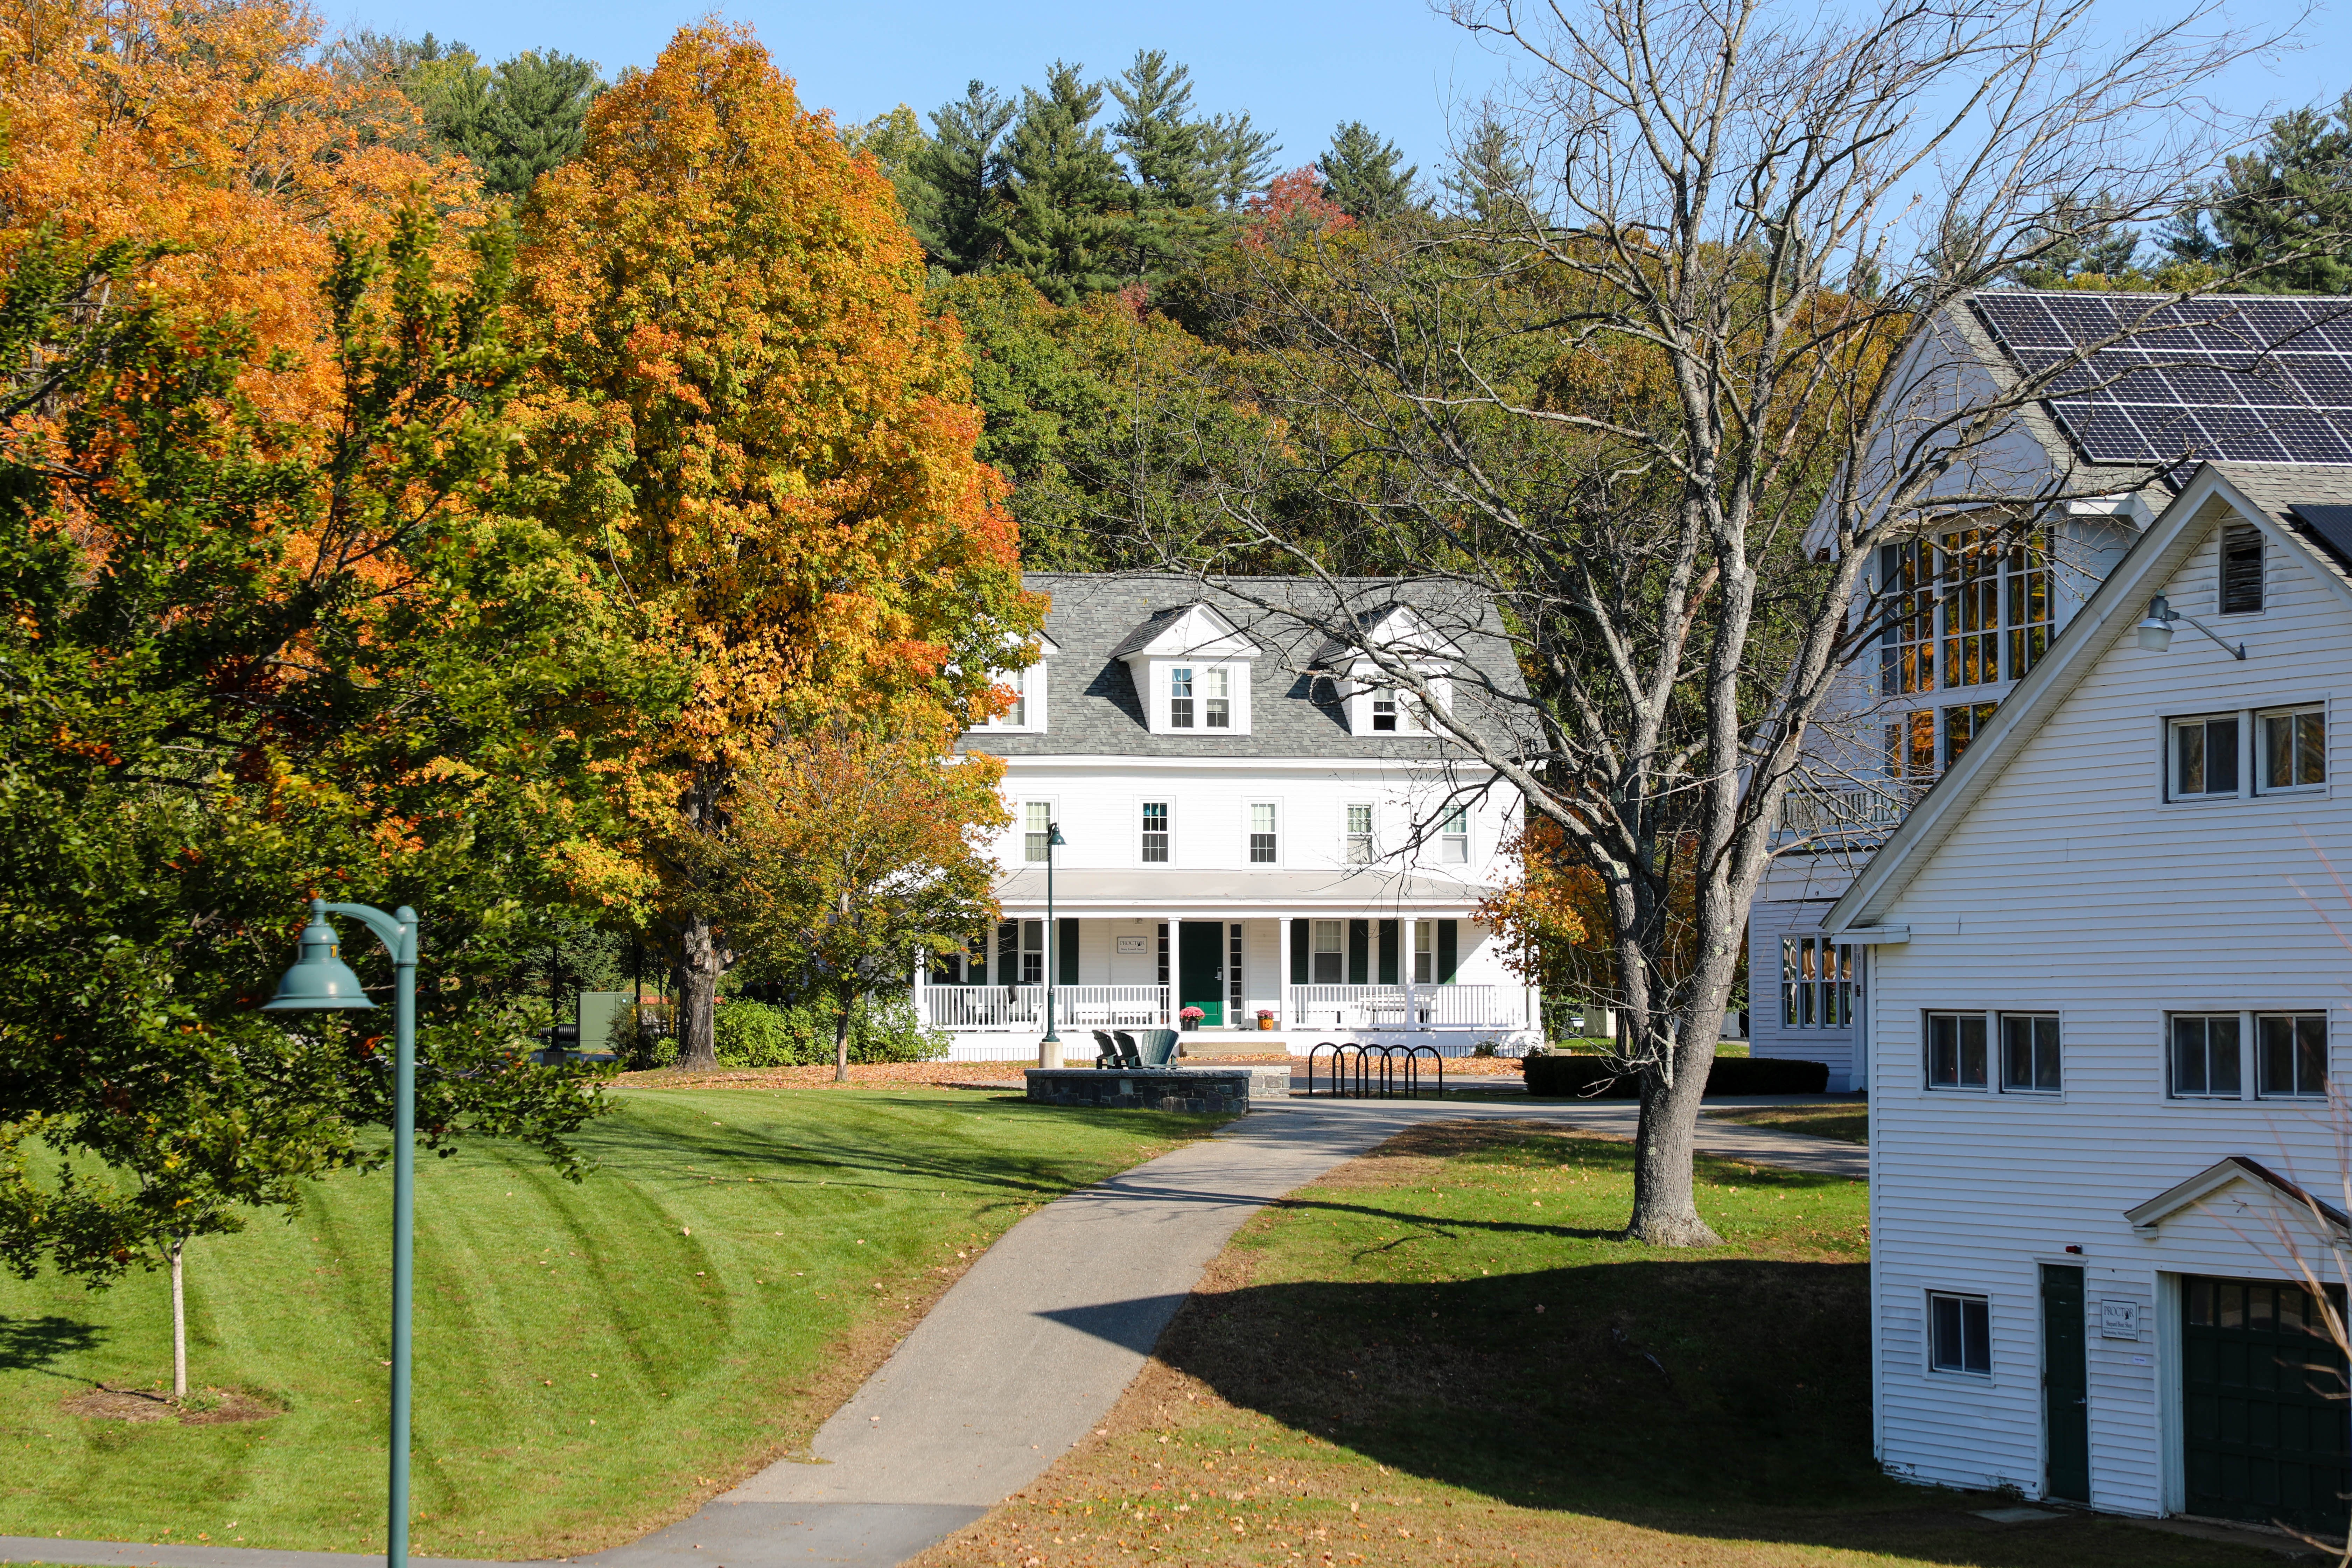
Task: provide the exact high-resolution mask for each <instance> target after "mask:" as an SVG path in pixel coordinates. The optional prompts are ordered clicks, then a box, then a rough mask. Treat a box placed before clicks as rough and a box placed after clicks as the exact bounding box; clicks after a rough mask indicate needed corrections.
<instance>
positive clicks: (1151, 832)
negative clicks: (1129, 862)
mask: <svg viewBox="0 0 2352 1568" xmlns="http://www.w3.org/2000/svg"><path fill="white" fill-rule="evenodd" d="M1167 859H1168V803H1167V802H1166V801H1164V800H1147V801H1145V802H1144V803H1143V861H1144V864H1145V865H1147V866H1157V865H1161V864H1164V863H1165V862H1166V861H1167Z"/></svg>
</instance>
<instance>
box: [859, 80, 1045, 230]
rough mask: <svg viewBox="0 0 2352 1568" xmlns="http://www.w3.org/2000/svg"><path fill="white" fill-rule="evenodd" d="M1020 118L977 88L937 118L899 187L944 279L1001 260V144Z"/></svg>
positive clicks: (933, 112) (990, 91) (912, 221)
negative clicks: (998, 255) (996, 222)
mask: <svg viewBox="0 0 2352 1568" xmlns="http://www.w3.org/2000/svg"><path fill="white" fill-rule="evenodd" d="M1015 112H1016V110H1015V109H1014V106H1013V104H1012V103H1011V102H1009V101H1007V100H1005V99H1004V98H1003V96H1002V95H1001V94H999V93H998V92H997V91H996V89H994V88H992V87H989V86H987V85H986V84H985V83H983V82H980V81H977V80H975V81H973V82H971V83H970V84H969V85H968V86H966V87H965V89H964V95H963V97H962V98H961V99H960V100H956V101H954V102H951V103H943V104H941V105H940V107H939V108H937V109H935V110H931V131H932V134H931V135H930V137H929V138H928V140H927V141H926V142H925V143H924V144H923V145H922V146H920V147H919V148H917V149H916V150H915V151H914V153H912V155H911V156H910V157H909V159H908V180H907V182H906V183H905V184H899V183H898V181H895V180H894V181H893V182H892V183H893V184H896V185H897V186H898V196H899V203H900V205H902V206H903V207H904V208H905V209H906V213H907V218H908V224H909V225H910V226H912V227H913V229H914V231H915V237H916V238H918V239H919V240H921V241H922V244H923V254H924V255H925V256H927V257H928V258H929V259H930V264H931V265H932V266H933V267H936V268H940V270H942V271H944V272H948V273H950V274H957V273H965V272H976V271H978V270H979V269H980V268H981V267H982V265H983V264H984V263H986V262H987V261H988V260H989V259H990V258H992V257H993V256H994V255H995V254H996V252H997V236H996V230H995V228H994V226H993V224H994V219H995V216H996V209H997V207H998V205H1000V204H1001V202H1002V200H1003V191H1002V189H1001V186H1000V181H1001V171H1000V170H999V167H998V158H997V139H998V138H999V137H1001V136H1003V134H1004V128H1005V127H1006V126H1008V125H1010V124H1012V123H1013V115H1014V113H1015ZM884 172H885V173H886V174H887V173H888V168H887V164H886V165H885V168H884Z"/></svg>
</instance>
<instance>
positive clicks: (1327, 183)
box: [1315, 120, 1421, 223]
mask: <svg viewBox="0 0 2352 1568" xmlns="http://www.w3.org/2000/svg"><path fill="white" fill-rule="evenodd" d="M1400 163H1404V154H1403V153H1400V152H1398V151H1397V148H1396V143H1394V142H1383V141H1381V139H1380V138H1379V137H1378V136H1376V135H1374V134H1373V133H1372V132H1371V130H1370V128H1369V127H1367V126H1366V125H1365V124H1364V122H1363V121H1360V120H1350V121H1348V122H1347V123H1346V124H1345V125H1342V126H1340V127H1339V129H1338V130H1337V131H1334V132H1332V133H1331V145H1330V148H1329V150H1328V151H1327V152H1326V153H1324V154H1323V155H1322V156H1321V157H1320V158H1318V159H1317V160H1315V166H1316V167H1317V168H1318V169H1319V170H1321V171H1322V174H1323V195H1324V196H1325V197H1326V198H1327V199H1328V200H1330V201H1331V202H1334V203H1336V204H1337V205H1339V210H1340V211H1342V212H1344V213H1346V214H1347V215H1348V216H1349V217H1351V218H1354V219H1355V220H1356V221H1357V222H1358V223H1374V222H1377V221H1379V220H1380V219H1381V218H1388V217H1394V216H1397V215H1398V214H1399V213H1402V212H1403V211H1404V210H1405V209H1406V208H1408V207H1410V206H1412V199H1413V198H1412V181H1413V176H1414V175H1415V174H1419V173H1421V168H1420V165H1418V164H1412V165H1408V166H1406V167H1404V168H1402V169H1401V168H1399V167H1398V165H1399V164H1400Z"/></svg>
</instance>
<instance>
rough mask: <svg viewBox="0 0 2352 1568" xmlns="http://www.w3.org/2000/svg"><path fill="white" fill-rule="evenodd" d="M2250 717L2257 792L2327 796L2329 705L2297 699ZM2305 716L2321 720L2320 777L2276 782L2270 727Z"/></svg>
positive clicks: (2295, 747)
mask: <svg viewBox="0 0 2352 1568" xmlns="http://www.w3.org/2000/svg"><path fill="white" fill-rule="evenodd" d="M2249 613H2251V612H2249ZM2251 718H2252V731H2253V744H2252V751H2253V756H2252V759H2251V761H2252V764H2253V772H2254V793H2256V794H2257V795H2326V793H2327V763H2328V756H2327V704H2326V703H2325V702H2295V703H2288V704H2285V705H2284V706H2281V707H2276V708H2259V709H2256V710H2253V712H2252V715H2251ZM2303 719H2317V720H2318V721H2319V777H2318V778H2316V779H2315V780H2313V781H2311V782H2310V783H2308V784H2295V783H2288V784H2278V783H2275V782H2273V780H2272V778H2271V776H2270V771H2271V770H2270V755H2271V745H2270V738H2271V733H2270V732H2271V726H2272V725H2273V723H2276V722H2278V721H2282V720H2284V721H2300V720H2303ZM2291 750H2292V752H2294V753H2296V754H2299V752H2300V746H2299V744H2296V745H2294V746H2292V748H2291Z"/></svg>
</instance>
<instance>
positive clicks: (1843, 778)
mask: <svg viewBox="0 0 2352 1568" xmlns="http://www.w3.org/2000/svg"><path fill="white" fill-rule="evenodd" d="M2346 308H2347V302H2346V301H2344V300H2332V299H2292V298H2282V297H2276V296H2260V297H2254V296H2243V295H2240V296H2230V297H2224V298H2214V299H2205V300H2167V299H2165V298H2162V297H2159V296H2153V295H2148V294H2100V293H2088V292H2083V293H2076V292H2043V291H2039V290H2034V289H1986V290H1981V291H1979V292H1977V293H1975V294H1972V295H1969V296H1967V297H1964V298H1962V299H1960V300H1957V301H1955V302H1954V303H1952V304H1951V305H1950V306H1948V307H1947V308H1946V309H1944V310H1942V311H1940V312H1938V313H1937V316H1936V317H1934V318H1933V319H1932V320H1931V321H1929V322H1928V324H1927V327H1926V329H1925V330H1923V331H1920V332H1919V333H1918V334H1916V337H1915V338H1914V340H1913V342H1911V344H1910V345H1909V347H1908V349H1907V350H1906V357H1905V358H1904V360H1903V361H1902V363H1900V364H1899V365H1898V366H1897V368H1896V371H1895V375H1896V378H1897V383H1898V384H1899V385H1900V386H1901V387H1903V388H1904V389H1905V395H1904V396H1902V397H1901V398H1899V399H1897V400H1896V401H1895V404H1894V405H1893V410H1892V412H1891V413H1890V414H1889V415H1888V416H1886V417H1885V420H1884V422H1883V424H1882V426H1881V427H1880V429H1879V431H1878V438H1879V440H1880V441H1881V442H1882V443H1886V444H1890V445H1893V444H1900V443H1902V442H1905V441H1908V440H1912V439H1928V438H1930V437H1929V435H1928V432H1930V431H1931V430H1932V428H1933V426H1934V425H1935V423H1936V421H1937V420H1938V419H1940V418H1942V417H1944V416H1948V414H1950V412H1951V411H1952V410H1953V409H1955V408H1958V407H1965V406H1969V405H1977V406H1981V405H1983V402H1984V400H1985V399H1986V397H1987V396H1988V395H1989V394H1990V393H1991V392H1993V391H1994V390H1995V389H2009V388H2013V387H2015V386H2016V385H2017V384H2018V378H2019V377H2020V376H2021V374H2038V373H2041V372H2043V371H2045V370H2048V369H2050V368H2051V367H2053V366H2055V365H2061V364H2064V363H2068V362H2069V361H2070V360H2072V359H2074V358H2076V357H2078V356H2081V355H2082V354H2084V353H2086V352H2091V351H2092V350H2093V347H2094V345H2099V344H2104V343H2107V342H2110V340H2112V339H2114V338H2115V337H2116V334H2117V333H2118V332H2132V333H2134V334H2135V335H2133V336H2131V337H2130V338H2129V341H2128V345H2127V346H2118V347H2108V348H2101V349H2097V350H2096V352H2095V353H2091V357H2090V360H2089V363H2088V365H2087V367H2086V368H2084V369H2081V370H2077V371H2074V372H2071V373H2069V374H2064V375H2063V376H2060V377H2058V378H2057V379H2056V380H2054V381H2053V383H2052V384H2051V387H2050V392H2051V395H2050V396H2049V397H2047V398H2045V399H2043V400H2041V401H2039V402H2032V403H2028V404H2026V405H2024V406H2023V407H2022V408H2021V411H2020V412H2019V413H2018V415H2017V416H2015V417H2014V418H2013V419H2011V421H2009V422H2008V423H2007V424H2006V425H2005V426H2003V427H2002V428H2001V429H2000V432H1999V433H1998V435H1997V437H1996V438H1994V439H1993V440H1991V441H1990V442H1989V443H1988V444H1986V445H1985V446H1984V447H1981V448H1980V449H1979V450H1977V451H1976V452H1974V453H1973V454H1972V456H1971V457H1970V458H1969V460H1968V461H1966V462H1965V463H1961V464H1959V465H1957V466H1956V467H1955V468H1953V469H1952V471H1951V472H1950V474H1949V475H1948V476H1947V478H1946V479H1945V481H1944V485H1943V489H1942V490H1941V492H1939V493H1948V494H1960V493H1967V494H1970V495H1973V496H1977V497H1979V498H1981V497H1985V496H1995V497H2005V498H2011V500H2009V501H2008V502H2007V503H2006V504H2004V505H1985V504H1981V503H1979V504H1974V505H1969V506H1955V507H1954V508H1953V509H1952V510H1951V513H1950V515H1949V518H1948V521H1947V522H1946V523H1945V525H1944V526H1943V528H1942V529H1941V531H1926V532H1923V534H1922V536H1921V537H1918V538H1916V539H1914V540H1910V541H1907V542H1903V543H1899V544H1895V545H1890V546H1888V547H1886V548H1885V549H1882V550H1881V551H1880V552H1879V554H1878V557H1877V559H1876V560H1874V561H1873V562H1871V563H1869V566H1868V568H1867V581H1868V583H1869V584H1870V585H1871V588H1872V590H1873V595H1874V616H1875V618H1876V622H1877V630H1876V632H1875V634H1874V638H1873V646H1872V647H1870V648H1869V649H1868V651H1867V652H1866V654H1865V656H1864V658H1862V659H1860V660H1858V661H1857V662H1856V663H1855V664H1854V665H1853V667H1852V668H1850V670H1849V671H1848V672H1847V675H1846V677H1845V679H1844V680H1843V683H1842V685H1841V687H1840V689H1839V690H1838V691H1837V693H1836V694H1835V698H1834V700H1833V702H1832V706H1831V709H1830V710H1829V711H1828V712H1827V713H1826V714H1825V715H1824V717H1823V720H1822V724H1821V727H1820V729H1819V730H1818V731H1816V732H1815V734H1814V735H1813V736H1812V737H1811V742H1810V744H1809V750H1808V757H1807V762H1806V764H1805V769H1804V771H1803V773H1801V776H1800V782H1799V784H1798V785H1797V787H1795V788H1794V789H1792V790H1791V791H1790V794H1789V795H1788V796H1787V798H1786V801H1785V804H1784V805H1783V807H1782V811H1781V817H1780V823H1779V824H1778V825H1777V826H1778V830H1779V831H1778V836H1777V838H1776V858H1775V860H1774V861H1773V863H1772V865H1771V867H1770V868H1769V871H1768V873H1767V875H1766V878H1765V880H1764V884H1763V886H1762V887H1761V888H1760V889H1759V892H1758V895H1757V898H1756V900H1755V902H1754V904H1753V905H1752V906H1751V908H1750V912H1749V921H1748V977H1749V986H1748V997H1749V1008H1748V1031H1749V1039H1750V1042H1751V1048H1752V1050H1753V1052H1754V1054H1755V1055H1757V1056H1760V1057H1783V1058H1799V1059H1803V1060H1811V1061H1820V1062H1825V1063H1827V1064H1828V1066H1829V1068H1830V1087H1831V1088H1832V1089H1861V1088H1864V1087H1866V1086H1865V1084H1864V1071H1863V1068H1864V1063H1863V1060H1862V1058H1861V1057H1860V1055H1859V1054H1858V1052H1857V1050H1856V1036H1855V1031H1854V1020H1855V1018H1856V1016H1858V1012H1859V1008H1860V998H1861V997H1862V996H1863V994H1864V993H1865V992H1866V990H1867V986H1868V976H1867V975H1866V974H1865V973H1864V969H1863V965H1864V954H1863V953H1862V952H1861V951H1860V950H1858V949H1856V948H1855V947H1853V945H1852V944H1851V943H1846V942H1838V941H1836V940H1834V939H1833V938H1832V936H1831V935H1830V934H1829V933H1828V932H1827V931H1825V929H1824V928H1823V925H1822V919H1823V917H1824V915H1825V914H1826V912H1827V911H1828V910H1829V909H1830V907H1831V905H1832V903H1834V902H1835V901H1836V900H1837V899H1838V897H1839V896H1840V895H1841V894H1843V892H1844V891H1845V889H1846V888H1847V886H1848V884H1849V883H1850V881H1851V880H1852V879H1853V874H1854V871H1855V869H1856V868H1857V867H1859V866H1860V864H1861V863H1862V862H1863V861H1864V860H1865V859H1867V858H1868V857H1869V855H1870V853H1871V851H1872V850H1873V849H1874V848H1875V847H1876V846H1877V845H1878V844H1879V843H1880V842H1881V841H1883V840H1884V839H1885V836H1886V835H1887V833H1888V832H1889V831H1891V830H1892V829H1893V828H1894V827H1895V825H1896V824H1897V823H1899V822H1901V821H1902V820H1903V818H1904V816H1905V814H1906V812H1908V811H1909V810H1910V809H1911V807H1912V805H1913V804H1914V803H1915V802H1916V801H1917V800H1918V799H1919V798H1920V797H1921V796H1922V795H1924V794H1925V793H1926V792H1927V790H1928V789H1929V788H1930V787H1931V786H1932V785H1934V784H1935V782H1936V780H1937V778H1939V777H1941V776H1942V775H1943V774H1944V773H1945V772H1947V771H1948V769H1950V768H1951V767H1953V766H1954V765H1956V764H1957V763H1958V762H1959V760H1960V759H1961V758H1962V757H1963V756H1964V755H1965V754H1966V753H1967V752H1968V751H1969V748H1970V747H1971V746H1972V745H1974V744H1975V742H1976V740H1977V738H1978V737H1979V735H1981V734H1982V733H1983V732H1984V729H1985V726H1986V725H1987V724H1989V723H1990V721H1991V718H1992V715H1993V714H1994V713H1995V711H1996V710H1998V708H1999V706H2000V703H2001V702H2003V701H2004V700H2007V699H2008V697H2009V695H2010V694H2011V692H2012V691H2015V690H2016V689H2018V688H2019V684H2020V682H2021V681H2023V680H2025V679H2029V678H2030V677H2031V676H2032V672H2033V670H2034V669H2035V668H2036V667H2037V666H2038V665H2039V663H2040V662H2041V661H2042V659H2043V658H2047V657H2048V656H2049V653H2050V650H2051V649H2052V648H2053V647H2056V646H2057V645H2058V642H2059V641H2060V639H2061V638H2062V636H2063V633H2064V631H2065V628H2066V626H2067V625H2068V624H2069V623H2070V622H2071V621H2072V620H2073V619H2074V617H2075V616H2077V615H2078V614H2080V613H2081V611H2082V608H2083V606H2084V604H2085V603H2087V602H2088V601H2089V599H2090V597H2091V595H2093V593H2094V592H2095V591H2096V589H2097V588H2098V585H2099V584H2100V582H2101V581H2102V580H2103V579H2104V578H2105V576H2106V575H2107V574H2108V573H2109V572H2110V571H2112V570H2114V568H2115V565H2116V562H2117V561H2119V560H2120V559H2121V558H2122V557H2123V554H2124V552H2126V550H2127V549H2129V548H2130V547H2131V545H2132V543H2133V542H2134V541H2135V540H2137V538H2138V537H2139V536H2140V534H2141V533H2142V531H2144V530H2145V529H2146V528H2147V526H2148V524H2149V523H2150V522H2151V521H2153V520H2154V518H2155V517H2156V515H2157V514H2158V512H2159V511H2161V510H2164V508H2165V507H2166V506H2167V505H2168V503H2169V501H2170V500H2171V498H2172V496H2173V495H2174V494H2175V493H2176V491H2177V490H2178V489H2179V484H2180V483H2182V482H2184V481H2185V480H2186V479H2187V477H2188V471H2189V470H2188V469H2187V468H2183V467H2178V466H2176V465H2177V464H2178V462H2179V454H2182V453H2185V452H2186V453H2196V454H2199V455H2202V456H2206V457H2212V458H2221V459H2240V460H2248V461H2257V462H2271V461H2283V460H2284V461H2297V462H2319V463H2342V462H2347V461H2352V331H2347V326H2346V324H2345V322H2344V321H2343V320H2342V318H2343V316H2344V314H2345V311H2346ZM2143 367H2145V368H2143ZM1829 543H1830V541H1829V540H1828V539H1826V538H1821V539H1815V540H1813V541H1811V544H1812V545H1813V546H1814V547H1816V548H1827V547H1828V545H1829Z"/></svg>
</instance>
